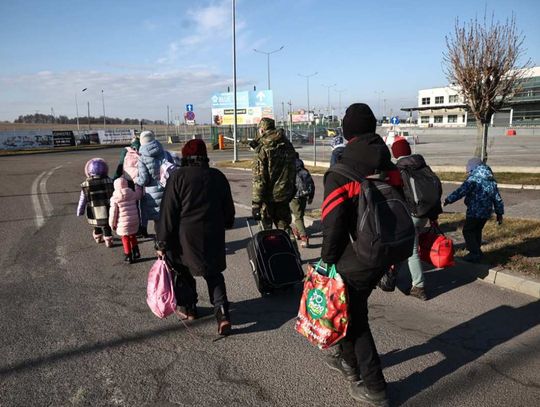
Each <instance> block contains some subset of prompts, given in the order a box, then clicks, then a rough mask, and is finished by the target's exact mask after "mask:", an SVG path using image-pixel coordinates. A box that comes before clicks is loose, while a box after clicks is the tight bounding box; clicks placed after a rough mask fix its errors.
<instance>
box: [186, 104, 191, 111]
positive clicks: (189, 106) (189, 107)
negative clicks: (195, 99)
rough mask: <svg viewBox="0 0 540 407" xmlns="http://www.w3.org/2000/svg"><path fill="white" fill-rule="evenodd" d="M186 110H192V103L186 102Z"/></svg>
mask: <svg viewBox="0 0 540 407" xmlns="http://www.w3.org/2000/svg"><path fill="white" fill-rule="evenodd" d="M186 112H193V105H192V104H187V105H186Z"/></svg>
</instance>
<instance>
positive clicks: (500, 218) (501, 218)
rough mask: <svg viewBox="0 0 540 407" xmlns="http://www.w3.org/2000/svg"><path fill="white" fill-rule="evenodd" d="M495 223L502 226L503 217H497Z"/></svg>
mask: <svg viewBox="0 0 540 407" xmlns="http://www.w3.org/2000/svg"><path fill="white" fill-rule="evenodd" d="M497 223H498V224H499V225H502V223H503V216H502V215H497Z"/></svg>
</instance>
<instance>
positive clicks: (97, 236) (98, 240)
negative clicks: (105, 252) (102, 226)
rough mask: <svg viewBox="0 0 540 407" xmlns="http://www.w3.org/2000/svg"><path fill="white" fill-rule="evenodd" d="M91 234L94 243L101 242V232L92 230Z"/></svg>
mask: <svg viewBox="0 0 540 407" xmlns="http://www.w3.org/2000/svg"><path fill="white" fill-rule="evenodd" d="M92 236H93V237H94V240H95V241H96V243H98V244H99V243H103V234H102V233H96V232H92Z"/></svg>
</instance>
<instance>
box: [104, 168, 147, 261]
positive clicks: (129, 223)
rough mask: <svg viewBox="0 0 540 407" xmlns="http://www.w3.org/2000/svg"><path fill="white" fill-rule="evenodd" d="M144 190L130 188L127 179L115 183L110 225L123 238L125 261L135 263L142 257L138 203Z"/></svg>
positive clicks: (120, 179) (119, 179) (117, 180)
mask: <svg viewBox="0 0 540 407" xmlns="http://www.w3.org/2000/svg"><path fill="white" fill-rule="evenodd" d="M142 194H143V191H142V188H141V187H139V186H136V189H135V191H134V190H132V189H131V188H130V187H129V186H128V181H127V179H125V178H123V177H120V178H117V179H116V180H115V181H114V193H113V195H112V197H111V209H110V213H109V224H110V226H111V228H112V229H113V230H115V231H116V233H117V234H118V235H120V236H122V245H123V246H124V254H125V258H124V261H126V262H129V263H130V264H131V263H133V262H134V261H135V260H136V259H138V258H140V257H141V253H140V251H139V246H138V242H137V231H138V229H139V208H138V206H137V201H139V200H140V199H141V198H142Z"/></svg>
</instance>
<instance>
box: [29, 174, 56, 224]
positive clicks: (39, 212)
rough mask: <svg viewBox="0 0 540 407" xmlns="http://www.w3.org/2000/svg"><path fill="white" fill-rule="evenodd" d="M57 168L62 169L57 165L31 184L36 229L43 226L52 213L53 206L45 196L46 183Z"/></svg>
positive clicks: (46, 195) (47, 196)
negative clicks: (41, 202) (40, 200)
mask: <svg viewBox="0 0 540 407" xmlns="http://www.w3.org/2000/svg"><path fill="white" fill-rule="evenodd" d="M59 168H62V166H61V165H59V166H57V167H54V168H53V169H52V170H49V171H44V172H42V173H41V174H39V176H38V177H37V178H36V179H35V180H34V182H33V183H32V204H33V206H34V212H35V213H36V226H37V228H38V229H39V228H41V227H42V226H43V225H44V224H45V219H46V218H48V217H50V216H51V215H52V213H53V206H52V204H51V200H50V199H49V194H47V181H48V179H49V177H50V176H51V175H52V174H53V172H54V171H56V170H57V169H59ZM38 191H39V194H38ZM40 195H41V196H42V199H43V206H44V208H45V216H44V214H43V209H42V207H41V204H40V202H39V196H40Z"/></svg>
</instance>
